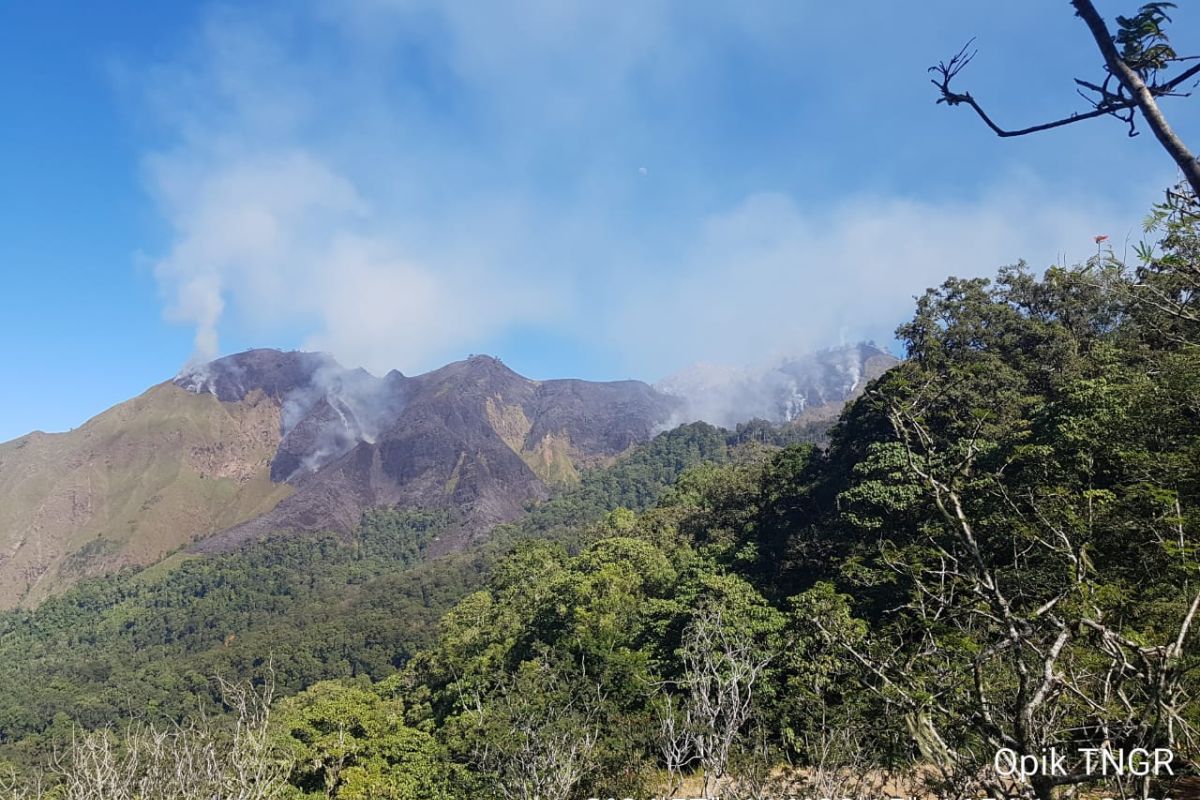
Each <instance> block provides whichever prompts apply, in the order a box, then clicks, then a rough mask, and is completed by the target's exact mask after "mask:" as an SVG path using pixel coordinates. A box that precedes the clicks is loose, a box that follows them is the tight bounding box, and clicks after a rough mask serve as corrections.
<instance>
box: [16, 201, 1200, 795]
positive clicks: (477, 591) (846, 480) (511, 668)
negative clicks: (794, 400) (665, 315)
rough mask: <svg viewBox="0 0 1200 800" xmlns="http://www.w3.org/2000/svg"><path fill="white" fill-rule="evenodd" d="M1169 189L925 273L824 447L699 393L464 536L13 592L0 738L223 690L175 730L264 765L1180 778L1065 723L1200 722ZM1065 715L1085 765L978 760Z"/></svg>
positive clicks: (248, 554)
mask: <svg viewBox="0 0 1200 800" xmlns="http://www.w3.org/2000/svg"><path fill="white" fill-rule="evenodd" d="M1171 198H1172V199H1170V200H1168V202H1167V203H1166V204H1164V205H1163V206H1161V207H1160V208H1158V209H1157V210H1156V212H1155V215H1154V216H1153V218H1152V219H1151V225H1152V227H1153V230H1154V231H1155V236H1156V241H1157V244H1156V245H1155V246H1153V247H1147V248H1145V249H1143V251H1142V253H1141V255H1142V259H1141V263H1140V264H1139V265H1138V266H1137V267H1136V268H1128V267H1126V266H1125V265H1124V264H1122V263H1120V262H1118V261H1117V260H1116V259H1115V258H1113V257H1112V256H1111V254H1106V253H1103V252H1102V253H1100V254H1099V255H1098V256H1097V257H1096V258H1094V259H1092V260H1091V261H1089V262H1088V263H1087V264H1083V265H1080V266H1077V267H1074V268H1061V267H1054V268H1050V269H1049V270H1047V271H1046V272H1045V273H1044V274H1041V275H1039V274H1036V273H1034V272H1032V271H1030V270H1029V269H1027V268H1025V267H1024V266H1015V267H1011V268H1006V269H1003V270H1001V271H1000V272H999V274H998V275H997V276H996V278H995V279H994V280H984V279H968V280H962V279H950V280H948V281H946V282H945V283H944V284H943V285H941V286H939V287H937V288H934V289H931V290H930V291H928V292H927V293H926V294H925V295H924V296H923V297H921V298H920V299H919V300H918V302H917V305H916V310H915V314H914V316H913V318H912V320H911V321H910V322H908V323H907V324H905V325H903V326H902V327H901V328H900V329H899V331H898V335H899V338H900V339H901V341H902V342H903V343H904V345H905V348H906V351H907V359H906V360H905V361H904V362H903V363H902V364H901V365H900V366H898V367H896V368H894V369H893V370H891V371H890V372H888V373H887V374H885V375H884V376H883V377H881V378H880V379H878V380H877V381H875V382H874V383H873V384H872V385H871V386H870V387H869V388H868V390H867V392H866V394H865V395H864V396H863V397H862V398H861V399H859V400H858V401H856V402H854V403H853V404H852V405H850V406H849V407H848V408H847V409H846V410H845V412H844V413H843V415H842V417H841V419H840V420H839V422H838V423H837V425H836V427H835V428H834V430H833V431H832V433H831V436H830V442H829V446H828V447H827V448H823V447H820V446H817V445H814V444H811V443H789V442H787V441H783V440H778V439H776V440H773V439H772V436H770V435H768V434H767V433H764V432H763V430H753V429H745V430H742V431H740V432H734V433H727V432H721V431H718V430H716V429H714V428H711V427H709V426H706V425H702V424H696V425H691V426H686V427H684V428H681V429H677V430H675V431H672V432H670V433H667V434H664V435H662V436H660V437H658V438H657V439H655V440H654V441H653V442H652V443H650V444H649V445H648V446H646V447H644V448H642V449H641V450H639V451H637V452H635V453H634V454H632V455H631V456H629V457H628V458H626V459H624V460H623V461H621V462H620V463H618V464H617V465H615V466H613V467H611V468H608V469H604V470H596V471H593V472H591V473H589V474H588V475H587V476H585V478H584V479H583V481H582V483H581V484H580V485H579V486H578V487H576V488H574V489H572V490H570V491H568V492H565V493H564V494H562V495H560V496H559V497H557V498H555V499H553V500H551V501H549V502H547V503H545V504H543V505H541V506H539V507H537V508H535V509H532V510H531V511H530V513H529V515H528V516H527V517H526V518H525V519H524V520H523V521H522V522H520V523H519V524H517V525H514V526H510V527H508V528H505V529H502V530H499V531H497V532H496V535H495V537H494V538H493V539H492V541H491V543H490V544H488V545H487V546H484V547H482V548H479V549H477V550H474V551H472V552H469V553H465V554H462V555H460V556H455V557H452V558H448V559H439V560H420V554H421V552H422V548H423V546H424V544H425V543H426V542H427V541H428V540H429V538H430V537H432V536H435V535H436V532H437V530H438V528H439V526H442V525H446V524H450V523H451V520H449V519H447V518H444V517H439V516H438V515H436V514H432V513H427V512H379V513H378V514H373V515H370V516H369V517H368V518H367V519H365V520H364V523H363V526H362V529H361V530H360V532H359V534H358V535H357V536H355V537H353V539H352V540H351V541H338V540H336V539H333V538H328V539H316V540H298V539H292V540H280V541H275V542H270V543H268V544H265V545H260V546H257V547H254V548H251V549H249V550H247V551H245V552H243V553H239V554H235V555H231V556H228V557H220V558H215V559H211V560H205V561H185V562H184V563H182V564H179V565H177V566H175V567H174V568H173V569H171V570H169V571H165V572H164V573H163V574H157V575H155V574H151V575H123V576H118V577H115V578H112V579H109V580H105V581H99V582H93V583H90V584H87V585H85V586H82V587H80V588H79V589H76V590H74V591H72V592H70V593H69V594H67V595H66V596H64V597H62V598H59V599H56V600H54V601H52V602H49V603H47V604H45V605H44V606H42V607H41V608H39V609H38V610H37V611H34V612H12V613H9V614H7V615H5V616H4V617H2V618H0V680H3V681H4V683H5V685H6V688H9V689H12V691H9V692H7V693H6V695H5V697H6V699H5V700H4V707H3V708H0V731H2V732H3V734H2V735H3V747H4V750H5V752H6V753H8V754H9V755H10V757H11V758H12V760H13V761H14V762H17V763H20V764H22V765H28V764H31V763H35V762H36V760H37V759H38V758H45V757H47V756H48V755H49V754H50V753H51V752H52V751H53V749H54V742H55V740H56V737H57V740H58V741H59V742H60V743H61V742H64V741H67V740H69V739H70V737H71V736H72V731H73V730H75V731H76V733H75V734H74V735H75V742H76V745H75V749H74V750H73V751H72V750H70V749H68V750H67V752H68V753H72V752H73V753H74V754H75V755H74V757H75V758H76V760H77V761H78V760H79V759H84V761H87V759H91V761H87V763H93V762H96V761H97V760H100V761H103V760H104V759H107V761H106V762H105V763H110V764H116V765H118V766H122V765H123V766H124V767H129V764H130V763H133V762H134V761H137V759H138V758H140V759H141V760H140V761H137V763H139V764H142V765H143V766H142V767H137V768H138V769H145V767H144V765H145V764H151V765H161V763H167V762H169V763H170V764H175V762H172V761H170V759H171V758H173V756H170V755H162V752H166V751H163V750H162V748H159V750H155V749H154V747H153V746H152V745H153V741H154V735H155V732H156V731H158V732H159V735H166V734H162V730H163V729H160V728H155V727H153V726H152V724H151V723H153V724H160V723H159V722H155V721H153V720H149V719H148V721H147V722H146V723H144V725H150V726H151V727H144V726H143V727H138V726H135V727H133V728H130V729H128V730H127V731H126V732H125V733H122V732H121V731H120V730H107V731H106V730H103V729H102V730H101V731H100V732H99V733H96V734H92V736H91V738H87V737H84V736H83V734H81V733H79V732H78V729H77V728H76V726H81V727H82V728H83V729H87V728H95V727H97V726H103V725H104V723H106V722H110V721H111V720H112V719H113V718H114V716H115V715H116V714H117V713H118V712H119V711H123V710H130V711H136V712H137V714H141V715H143V716H145V714H146V711H145V710H146V709H149V710H150V711H151V712H153V713H155V714H159V715H160V716H161V718H162V719H166V720H184V719H186V718H187V715H188V712H189V709H188V704H189V703H194V702H196V698H198V697H201V696H205V697H207V698H208V700H209V701H210V702H213V703H217V702H223V703H224V707H225V708H226V710H227V711H228V712H229V713H228V714H227V715H226V716H225V717H220V718H216V719H217V721H214V722H212V723H211V724H213V725H216V726H217V728H216V732H206V731H207V729H205V728H202V727H185V728H182V729H171V730H173V731H174V733H172V734H171V735H174V736H177V737H179V736H184V734H187V733H188V732H189V731H190V732H191V733H190V734H188V735H191V736H192V737H193V739H195V740H197V741H200V742H202V744H203V747H206V748H209V749H208V750H205V751H204V752H206V753H209V754H210V755H212V759H211V761H212V763H224V762H221V759H222V758H225V759H227V760H228V763H230V764H235V765H239V764H241V765H244V764H245V763H246V759H247V758H249V757H250V756H253V758H254V759H256V760H255V762H254V763H256V764H259V765H260V768H259V770H258V771H257V772H255V773H254V774H255V775H256V776H257V777H255V778H254V779H253V781H251V782H252V783H254V785H255V786H256V787H257V789H256V791H258V792H259V793H258V794H252V793H248V794H245V795H242V796H255V797H270V796H281V797H282V796H291V797H313V798H316V797H323V798H343V799H347V800H348V799H349V798H462V797H492V796H494V797H505V798H511V797H523V798H533V797H540V798H546V799H549V798H567V797H591V796H605V797H611V796H638V797H646V796H651V795H652V794H654V793H656V792H657V793H662V792H665V791H672V792H674V791H679V790H682V789H683V787H688V788H687V789H686V790H687V791H692V792H696V793H698V792H701V791H703V792H705V793H706V794H709V795H712V794H715V793H717V792H719V793H720V794H721V796H723V797H747V798H749V797H762V796H771V795H772V793H773V792H775V793H778V792H781V791H783V787H784V786H785V785H786V786H787V788H789V789H795V788H796V787H797V786H800V787H803V788H805V789H807V790H808V791H812V792H819V793H820V795H821V796H843V795H848V796H854V794H855V792H863V791H867V790H871V791H875V792H876V793H878V792H882V791H883V786H884V782H885V781H893V783H890V784H888V785H890V786H897V785H900V784H896V783H894V781H898V780H907V781H909V783H908V784H903V785H908V786H920V787H923V790H926V791H936V792H938V793H940V794H941V795H942V796H946V797H965V796H972V797H977V796H979V795H978V792H980V791H985V792H989V793H994V796H1002V795H1003V796H1011V795H1030V794H1032V795H1033V796H1036V797H1038V798H1042V800H1047V799H1048V798H1051V797H1054V796H1057V795H1059V794H1061V793H1062V792H1063V791H1066V790H1068V789H1070V788H1072V787H1076V788H1078V787H1083V788H1089V787H1095V786H1098V785H1104V786H1105V787H1116V789H1117V790H1119V791H1121V792H1123V793H1124V794H1123V796H1135V795H1138V794H1145V793H1147V792H1152V791H1159V790H1161V789H1165V790H1167V791H1170V787H1163V786H1160V785H1156V784H1154V783H1152V781H1151V779H1150V778H1149V777H1147V778H1145V779H1141V778H1138V779H1134V778H1129V777H1126V778H1120V779H1113V778H1111V777H1110V778H1109V779H1107V782H1105V783H1101V781H1100V780H1099V778H1098V777H1097V776H1096V775H1092V774H1088V773H1087V771H1086V770H1085V769H1084V765H1083V764H1082V762H1081V761H1080V759H1079V758H1077V757H1076V756H1075V755H1074V754H1076V753H1077V752H1078V751H1079V749H1080V748H1085V747H1102V746H1104V747H1111V748H1125V749H1129V748H1134V747H1143V748H1148V749H1153V748H1160V747H1161V748H1171V749H1172V750H1173V751H1174V753H1175V756H1176V760H1175V762H1174V766H1175V770H1176V772H1177V774H1178V775H1179V776H1181V777H1182V776H1185V775H1186V774H1189V773H1191V774H1194V773H1195V772H1196V763H1197V762H1196V759H1197V757H1198V756H1200V748H1198V746H1197V745H1198V743H1200V742H1198V740H1197V739H1196V731H1197V726H1200V704H1198V703H1197V701H1196V692H1197V689H1198V688H1200V687H1198V686H1197V683H1198V678H1200V676H1198V674H1197V667H1198V666H1200V647H1198V646H1197V635H1196V630H1195V628H1196V626H1197V624H1200V623H1197V621H1196V616H1197V610H1198V608H1200V557H1198V556H1200V554H1198V552H1197V545H1198V544H1200V527H1198V526H1200V515H1198V512H1200V305H1198V303H1200V300H1197V292H1198V290H1200V222H1198V217H1197V215H1196V211H1195V206H1194V204H1193V201H1191V199H1190V198H1188V197H1187V195H1186V193H1185V194H1183V195H1171ZM780 435H781V436H782V435H783V434H780ZM443 611H444V612H445V613H444V615H443ZM216 674H220V675H223V676H224V677H225V678H227V679H229V680H242V681H246V680H248V681H251V684H252V686H253V687H254V688H251V689H247V688H245V687H243V688H241V689H238V688H237V687H236V686H231V685H229V684H220V683H217V684H214V683H213V682H212V680H211V676H212V675H216ZM268 690H270V691H273V692H274V694H273V695H270V696H268ZM247 698H249V699H247ZM271 699H274V703H273V705H269V712H270V713H269V717H268V714H267V710H268V702H267V701H268V700H271ZM260 706H261V708H260ZM256 709H257V710H256ZM226 719H227V720H232V721H236V722H230V723H229V724H231V725H235V727H234V728H233V730H235V731H236V732H239V736H237V737H234V738H233V739H226V738H222V736H221V733H220V730H222V729H221V728H220V722H219V721H220V720H226ZM185 724H190V723H185ZM180 731H183V733H180ZM255 732H258V733H257V734H255ZM251 734H255V735H251ZM122 737H123V738H122ZM205 737H208V738H205ZM185 738H186V737H185ZM81 741H82V742H83V743H84V744H83V745H80V744H79V742H81ZM229 742H232V744H230V743H229ZM247 743H249V744H247ZM60 746H61V745H60ZM197 746H199V745H197ZM1051 746H1054V747H1057V748H1058V749H1059V750H1060V751H1062V752H1064V753H1069V754H1072V755H1070V757H1069V758H1068V760H1067V763H1066V771H1065V772H1064V774H1063V776H1062V777H1061V778H1058V777H1054V778H1051V777H1049V776H1041V777H1034V778H1033V779H1032V782H1031V784H1030V785H1028V786H1018V787H1014V786H1013V785H1012V784H1006V783H1004V782H1003V781H1000V780H998V779H997V777H996V774H995V772H994V771H990V770H989V767H990V766H991V764H992V759H993V756H994V754H995V753H996V751H997V750H998V749H999V748H1011V749H1012V750H1013V751H1015V752H1016V753H1019V754H1034V753H1041V752H1042V751H1043V749H1044V748H1048V747H1051ZM81 747H82V750H81ZM89 747H90V748H91V749H90V750H88V749H87V748H89ZM239 748H241V749H239ZM182 750H184V751H186V748H182ZM81 752H83V753H84V755H80V753H81ZM171 752H177V751H171ZM97 753H100V754H101V755H100V756H97V755H96V754H97ZM154 753H159V755H153V754H154ZM247 753H249V754H250V755H249V756H248V755H247ZM89 754H90V755H89ZM139 754H140V755H139ZM146 754H150V755H146ZM156 759H158V760H156ZM164 759H165V761H164ZM160 762H161V763H160ZM62 763H63V762H60V766H59V768H58V771H57V772H56V771H54V770H51V771H50V773H49V774H50V775H51V776H52V778H53V776H54V775H68V776H69V775H70V774H71V773H70V769H71V768H70V763H71V762H70V761H69V759H68V762H67V766H66V767H63V766H62ZM189 763H190V762H189ZM262 765H267V766H262ZM176 766H177V765H176ZM156 768H157V767H156ZM117 771H118V772H119V771H120V770H119V769H118V770H117ZM176 772H179V770H178V769H176ZM188 774H190V773H188ZM238 774H245V771H244V770H242V771H241V772H238ZM772 787H774V788H772ZM893 791H894V789H893ZM31 796H32V795H31ZM131 796H132V795H131ZM164 796H166V795H164ZM172 796H174V795H172ZM178 796H181V797H182V796H185V795H183V794H179V795H178Z"/></svg>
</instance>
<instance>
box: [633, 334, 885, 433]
mask: <svg viewBox="0 0 1200 800" xmlns="http://www.w3.org/2000/svg"><path fill="white" fill-rule="evenodd" d="M897 363H899V360H898V359H897V358H896V357H895V356H893V355H891V354H890V353H888V352H886V351H884V350H881V349H880V348H878V347H876V346H875V345H873V344H868V343H859V344H854V345H847V346H843V347H834V348H830V349H827V350H821V351H819V352H816V353H810V354H807V355H803V356H794V357H790V358H785V359H781V360H779V361H777V362H775V363H774V364H771V365H769V366H763V367H756V368H749V369H744V368H734V367H728V366H720V365H714V364H697V365H694V366H692V367H689V368H687V369H685V370H683V371H681V372H678V373H676V374H674V375H672V376H670V377H668V378H665V379H663V380H662V381H659V382H658V383H657V384H655V386H654V388H655V389H657V390H658V391H660V392H663V393H664V394H668V395H671V396H673V397H677V398H679V400H680V401H681V403H682V411H681V414H682V418H686V419H703V420H706V421H708V422H711V423H713V424H715V425H721V426H723V427H727V428H732V427H733V426H735V425H736V424H737V423H739V422H745V421H746V420H748V419H752V418H758V419H764V420H767V421H768V422H773V423H776V424H781V425H789V424H790V425H804V424H807V423H815V422H828V421H832V420H833V419H834V418H836V417H837V415H838V413H839V412H840V411H841V409H842V406H843V405H845V404H846V403H847V402H848V401H850V400H852V399H854V398H855V397H857V396H858V395H859V394H861V393H862V390H863V389H864V388H865V387H866V385H867V384H868V383H869V382H870V381H872V380H874V379H875V378H877V377H879V376H880V375H882V374H883V373H884V372H886V371H887V370H889V369H891V368H892V367H893V366H895V365H896V364H897Z"/></svg>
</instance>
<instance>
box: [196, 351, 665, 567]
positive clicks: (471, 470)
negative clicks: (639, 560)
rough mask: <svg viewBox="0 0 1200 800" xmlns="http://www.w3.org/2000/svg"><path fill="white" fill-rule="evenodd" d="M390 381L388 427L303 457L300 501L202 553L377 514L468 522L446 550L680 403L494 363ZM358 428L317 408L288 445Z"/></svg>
mask: <svg viewBox="0 0 1200 800" xmlns="http://www.w3.org/2000/svg"><path fill="white" fill-rule="evenodd" d="M385 380H388V381H390V382H391V390H390V394H387V395H380V396H390V397H394V398H399V399H397V400H395V402H393V403H392V404H391V405H390V406H389V410H388V412H387V414H386V415H383V416H382V417H380V418H378V419H377V420H376V421H377V422H378V421H382V422H383V424H381V425H379V426H378V428H379V430H378V432H377V433H374V434H372V435H370V436H361V437H359V441H357V442H356V443H354V444H353V445H351V446H349V447H348V448H334V449H332V450H330V452H328V453H318V454H316V455H313V454H309V455H307V456H305V455H300V456H296V455H295V454H293V455H292V459H291V461H289V465H290V464H291V463H292V462H293V461H297V462H299V463H302V464H303V463H309V464H310V465H311V466H310V467H309V468H308V469H304V468H301V469H298V470H296V471H293V472H291V474H290V476H289V478H288V481H289V482H290V483H292V484H293V485H294V486H295V488H296V493H295V494H294V495H293V496H291V497H289V498H288V499H287V500H285V501H284V502H282V503H281V504H280V505H279V506H278V508H276V509H275V510H273V511H272V512H270V513H268V514H265V515H263V516H262V517H259V518H257V519H254V520H251V521H249V522H247V523H245V524H242V525H239V526H237V527H235V528H232V529H231V530H229V531H226V532H225V533H223V534H221V535H219V536H216V537H212V538H210V539H207V540H205V541H203V542H200V543H198V544H197V545H196V547H195V549H196V550H197V551H199V552H220V551H225V550H229V549H230V548H232V547H235V546H237V545H239V544H241V543H242V542H245V541H247V540H250V539H255V538H259V537H261V536H263V535H265V534H268V533H270V532H272V531H275V530H306V531H313V530H333V531H338V532H343V533H345V532H348V531H350V530H351V529H353V527H354V526H355V525H357V524H358V521H359V519H360V518H361V516H362V513H363V512H364V511H365V510H367V509H369V508H374V507H379V506H422V507H447V508H452V509H455V510H456V511H457V512H458V514H459V518H460V521H461V524H460V525H459V527H458V528H457V529H456V530H453V531H451V532H450V533H448V534H447V535H446V536H443V537H441V538H439V540H438V541H437V542H436V543H435V544H434V546H433V547H432V550H433V552H435V553H436V552H446V551H448V550H451V549H455V548H457V547H460V546H461V545H462V544H463V543H465V541H467V540H468V539H469V538H471V537H472V536H473V535H475V534H477V533H479V532H480V531H483V530H486V529H487V528H489V527H490V526H492V525H494V524H496V523H499V522H506V521H509V520H512V519H515V518H516V517H517V516H519V515H520V514H521V513H522V512H523V511H524V509H525V508H526V506H527V505H528V504H530V503H533V502H538V501H541V500H544V499H546V497H548V496H549V487H550V486H552V485H554V484H556V483H564V482H573V481H574V480H576V478H577V470H578V468H580V467H583V466H587V465H590V464H595V463H599V462H602V461H604V460H607V459H611V458H612V457H614V456H616V455H618V454H620V453H622V452H624V451H625V450H627V449H629V448H630V447H631V446H633V445H634V444H637V443H639V442H643V441H646V440H647V439H649V438H650V436H651V435H652V434H653V433H654V432H655V430H656V429H657V428H659V427H661V425H662V423H663V422H665V421H666V420H667V419H668V418H669V417H670V416H671V414H672V413H673V412H674V411H675V409H676V405H677V404H676V402H675V401H674V400H673V399H672V398H669V397H666V396H664V395H661V394H658V393H657V392H655V391H654V390H652V389H651V388H650V387H649V386H647V385H645V384H642V383H638V382H636V381H624V382H618V383H591V382H587V381H574V380H560V381H531V380H528V379H526V378H523V377H522V376H520V375H518V374H517V373H515V372H513V371H512V370H510V369H509V368H508V367H506V366H504V365H503V364H502V363H501V362H500V361H499V360H497V359H495V358H491V357H488V356H474V357H472V358H470V359H467V360H465V361H459V362H455V363H453V364H449V365H447V366H445V367H443V368H441V369H439V370H435V371H433V372H430V373H427V374H425V375H419V376H416V377H413V378H405V377H403V376H400V375H399V374H398V373H392V374H391V375H390V376H389V377H388V378H387V379H385ZM372 391H374V390H373V389H372ZM343 394H344V393H343ZM339 402H340V404H341V405H343V406H345V407H347V408H349V407H350V406H352V405H354V404H353V403H350V402H347V401H345V400H342V401H339ZM357 406H358V407H359V408H369V409H371V410H374V409H375V408H376V406H375V405H374V404H371V403H366V402H359V403H358V404H357ZM314 415H315V416H317V417H319V420H318V421H314ZM358 419H359V417H357V416H350V415H345V414H332V415H331V414H330V413H329V410H328V409H327V408H326V407H325V406H323V405H321V404H315V405H314V406H313V407H312V409H311V410H310V411H309V412H308V414H307V415H305V417H304V418H303V419H302V420H301V421H300V422H297V423H296V428H294V429H292V431H289V432H288V434H287V435H286V436H285V440H290V439H292V438H293V433H294V431H296V430H298V429H300V428H302V427H303V426H305V425H311V428H312V430H313V433H311V434H308V435H309V436H310V437H312V438H314V439H315V440H323V441H334V440H336V441H346V440H348V439H350V438H353V437H352V431H353V430H354V429H355V428H356V426H357V425H358V423H357V420H358ZM335 450H340V451H341V452H338V453H336V454H335V452H334V451H335ZM318 456H319V457H318ZM277 463H278V460H277Z"/></svg>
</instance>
